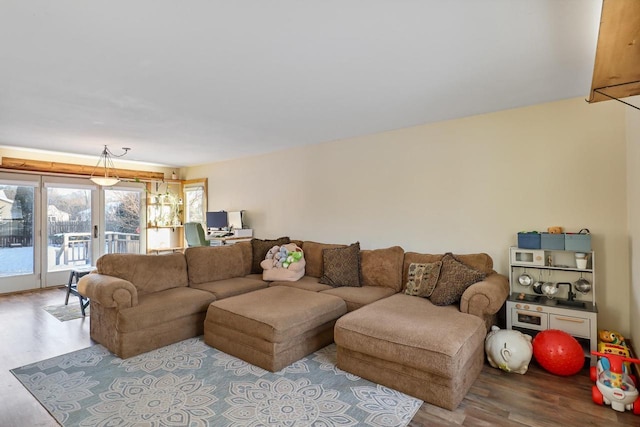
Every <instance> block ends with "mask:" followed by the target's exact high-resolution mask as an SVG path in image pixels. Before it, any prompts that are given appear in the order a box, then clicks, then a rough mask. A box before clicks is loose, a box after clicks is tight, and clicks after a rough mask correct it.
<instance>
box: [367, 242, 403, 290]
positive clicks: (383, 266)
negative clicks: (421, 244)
mask: <svg viewBox="0 0 640 427" xmlns="http://www.w3.org/2000/svg"><path fill="white" fill-rule="evenodd" d="M360 258H361V260H360V271H361V274H362V284H363V285H364V286H386V287H388V288H391V289H393V290H395V291H396V292H400V291H401V290H402V263H403V260H404V250H403V249H402V248H401V247H400V246H392V247H390V248H385V249H374V250H363V251H361V252H360Z"/></svg>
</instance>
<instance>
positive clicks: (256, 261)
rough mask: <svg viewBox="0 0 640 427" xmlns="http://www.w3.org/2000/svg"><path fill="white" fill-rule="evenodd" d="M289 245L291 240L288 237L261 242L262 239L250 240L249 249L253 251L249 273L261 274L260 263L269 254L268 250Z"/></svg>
mask: <svg viewBox="0 0 640 427" xmlns="http://www.w3.org/2000/svg"><path fill="white" fill-rule="evenodd" d="M287 243H291V239H289V238H288V237H280V238H279V239H275V240H263V239H251V249H252V251H253V258H252V260H251V273H253V274H262V267H260V263H261V262H262V260H263V259H264V257H265V256H266V255H267V252H269V249H271V248H272V247H274V246H276V245H278V246H282V245H286V244H287Z"/></svg>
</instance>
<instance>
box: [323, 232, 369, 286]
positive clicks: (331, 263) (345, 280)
mask: <svg viewBox="0 0 640 427" xmlns="http://www.w3.org/2000/svg"><path fill="white" fill-rule="evenodd" d="M322 262H323V264H324V265H323V274H322V277H320V283H324V284H325V285H331V286H333V287H334V288H337V287H340V286H356V287H359V286H361V285H360V242H356V243H354V244H352V245H349V246H347V247H345V248H332V249H324V250H323V251H322Z"/></svg>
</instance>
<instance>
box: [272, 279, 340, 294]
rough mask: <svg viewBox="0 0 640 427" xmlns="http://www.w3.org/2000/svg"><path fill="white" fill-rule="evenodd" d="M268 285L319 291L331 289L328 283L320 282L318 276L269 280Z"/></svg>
mask: <svg viewBox="0 0 640 427" xmlns="http://www.w3.org/2000/svg"><path fill="white" fill-rule="evenodd" d="M269 286H289V287H291V288H298V289H304V290H305V291H311V292H320V291H326V290H327V289H333V288H332V287H331V286H330V285H325V284H322V283H320V279H319V278H318V277H312V276H302V278H301V279H300V280H298V281H295V282H279V281H275V282H271V283H269Z"/></svg>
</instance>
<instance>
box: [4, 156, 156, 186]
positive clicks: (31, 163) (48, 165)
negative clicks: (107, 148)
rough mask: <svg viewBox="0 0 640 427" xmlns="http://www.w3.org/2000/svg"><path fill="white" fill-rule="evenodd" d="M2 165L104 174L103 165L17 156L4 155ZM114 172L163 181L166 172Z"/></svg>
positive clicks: (38, 170) (26, 169) (35, 169)
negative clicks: (96, 165) (95, 165)
mask: <svg viewBox="0 0 640 427" xmlns="http://www.w3.org/2000/svg"><path fill="white" fill-rule="evenodd" d="M1 167H2V168H4V169H14V170H21V171H30V172H44V173H56V174H68V175H85V176H91V174H92V173H94V171H95V175H104V168H103V167H102V166H99V167H97V168H96V167H94V166H87V165H77V164H74V163H60V162H48V161H43V160H30V159H19V158H15V157H2V164H1ZM112 170H113V173H114V174H115V175H117V176H118V177H119V178H120V179H132V180H136V179H139V180H143V181H149V180H151V181H162V180H164V173H162V172H150V171H139V170H133V169H118V168H115V169H112Z"/></svg>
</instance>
